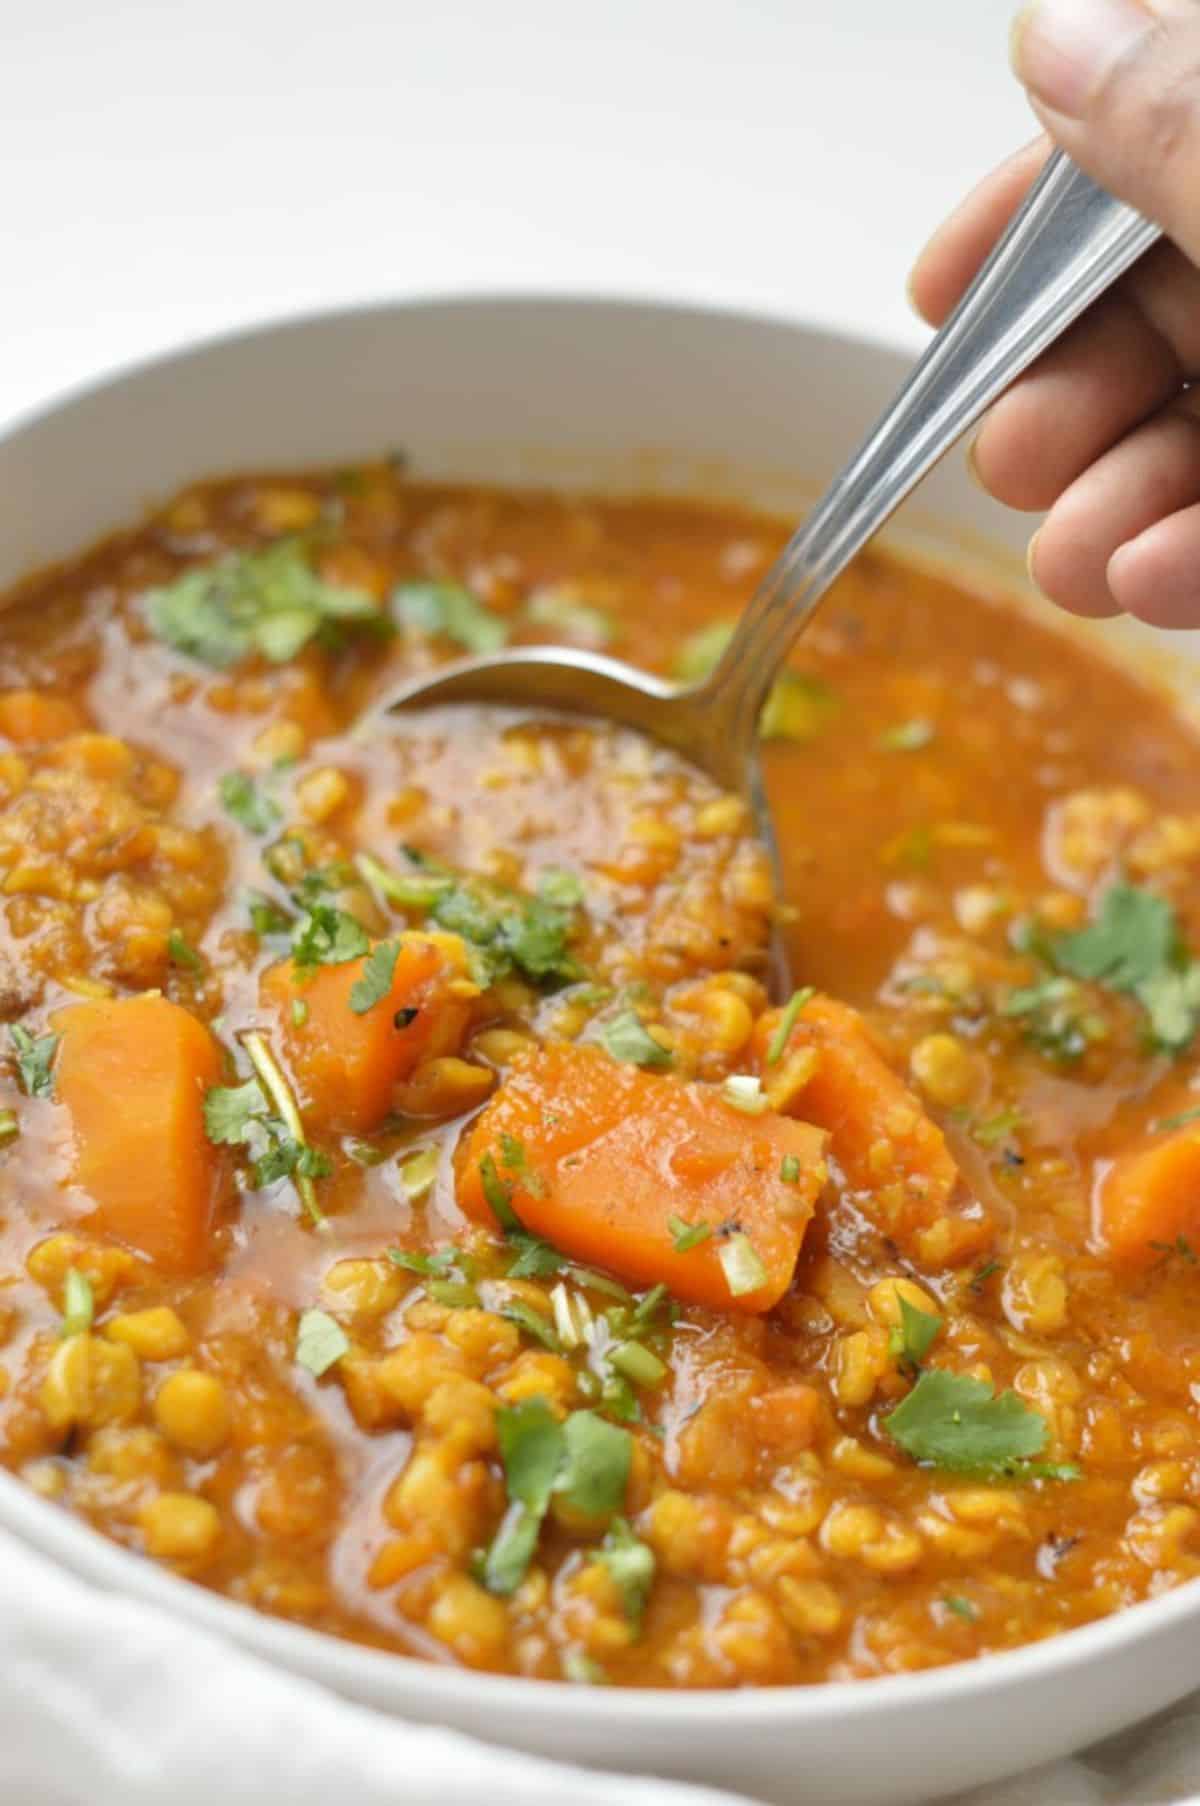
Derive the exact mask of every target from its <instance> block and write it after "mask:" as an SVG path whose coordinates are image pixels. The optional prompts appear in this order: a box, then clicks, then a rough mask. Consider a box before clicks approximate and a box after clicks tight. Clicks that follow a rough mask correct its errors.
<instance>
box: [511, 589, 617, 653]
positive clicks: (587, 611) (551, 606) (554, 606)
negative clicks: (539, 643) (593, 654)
mask: <svg viewBox="0 0 1200 1806" xmlns="http://www.w3.org/2000/svg"><path fill="white" fill-rule="evenodd" d="M525 619H526V620H527V621H528V622H529V623H530V625H531V626H533V627H549V628H550V630H551V632H553V633H557V634H561V635H562V636H563V637H564V638H565V639H568V640H574V641H576V643H577V644H579V645H583V646H594V647H599V646H607V645H608V643H609V641H610V640H611V639H612V637H613V634H614V632H615V628H614V624H613V618H612V616H611V615H610V614H609V613H608V611H607V610H606V609H603V608H593V607H591V605H590V604H589V603H587V602H579V601H576V599H575V597H574V596H572V595H571V593H570V591H569V590H554V589H542V590H538V592H537V594H536V595H533V596H531V597H530V598H529V601H528V602H527V603H526V604H525Z"/></svg>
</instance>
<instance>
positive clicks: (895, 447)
mask: <svg viewBox="0 0 1200 1806" xmlns="http://www.w3.org/2000/svg"><path fill="white" fill-rule="evenodd" d="M1158 236H1159V228H1158V227H1157V226H1155V225H1153V224H1151V223H1150V222H1149V221H1147V220H1144V219H1142V218H1140V216H1139V215H1138V214H1136V213H1134V212H1133V211H1132V209H1131V208H1129V207H1126V206H1124V205H1123V204H1122V203H1121V202H1119V201H1116V200H1114V199H1113V198H1112V196H1111V195H1109V194H1106V193H1105V192H1104V191H1103V190H1102V189H1100V188H1098V187H1096V185H1095V183H1093V182H1091V181H1090V180H1089V179H1088V178H1087V177H1086V176H1085V175H1083V174H1082V172H1081V171H1079V170H1078V169H1076V168H1075V167H1074V165H1073V164H1072V163H1070V162H1069V161H1068V160H1067V159H1066V158H1065V157H1064V156H1062V155H1061V153H1057V152H1056V153H1055V154H1054V155H1052V156H1051V157H1050V159H1049V161H1048V162H1047V164H1046V166H1045V169H1044V170H1043V172H1042V174H1041V175H1040V176H1039V178H1038V180H1037V181H1036V182H1035V183H1034V185H1033V187H1032V188H1031V189H1030V191H1029V194H1028V195H1027V196H1026V199H1025V201H1024V203H1023V205H1022V206H1021V208H1020V209H1019V211H1018V212H1017V214H1016V215H1015V217H1014V219H1013V220H1012V223H1011V224H1010V225H1009V227H1008V229H1007V231H1006V232H1005V234H1004V236H1003V237H1002V238H1001V239H1000V241H999V243H998V244H997V245H996V247H995V249H994V250H993V252H992V254H991V256H990V257H989V258H988V261H987V262H986V263H985V265H984V266H983V268H982V269H981V270H980V272H979V274H978V276H977V277H976V278H975V281H974V282H973V283H972V284H971V287H970V288H969V289H968V290H967V292H966V294H965V295H964V296H963V298H962V300H961V301H960V302H959V304H958V306H957V308H956V309H955V311H954V312H953V314H951V316H950V318H949V319H948V320H947V321H946V323H945V325H944V326H943V327H942V328H941V330H940V331H939V332H938V333H937V334H936V336H935V337H934V339H933V341H932V342H931V344H930V345H929V346H928V348H927V350H926V351H925V353H924V355H923V356H922V357H921V359H920V361H919V362H918V364H917V365H916V367H915V369H914V370H913V372H912V374H911V375H910V376H909V378H908V380H907V382H906V383H905V384H904V386H903V388H902V389H901V390H900V393H899V394H898V395H897V397H896V399H895V400H894V401H893V403H892V405H891V406H890V408H888V409H887V411H886V412H885V414H884V415H883V417H882V419H881V420H880V421H879V422H878V424H877V425H876V426H875V427H874V429H873V430H872V431H871V432H870V433H869V434H868V436H867V438H866V439H865V440H864V442H863V444H862V445H861V446H860V447H859V449H858V451H856V452H855V454H854V456H853V457H852V458H851V459H850V462H849V463H848V464H847V465H846V467H845V469H844V470H843V471H842V473H841V475H840V476H838V477H836V478H835V479H834V481H833V483H832V484H831V486H830V488H829V489H828V491H827V492H826V494H825V496H824V497H823V499H822V500H821V501H819V502H818V503H817V505H816V507H815V508H814V509H813V511H812V513H811V514H810V515H809V516H808V518H807V520H805V521H804V522H803V524H802V525H801V526H800V527H798V528H797V530H796V532H795V533H794V534H793V536H792V538H791V540H790V541H789V542H788V544H787V546H786V547H785V549H784V551H783V552H782V554H781V555H780V557H779V558H778V560H777V561H776V563H775V564H774V565H773V566H772V568H771V570H770V571H769V572H768V574H767V576H766V577H765V578H764V579H763V581H762V583H761V584H760V585H759V587H758V590H757V591H756V592H755V594H754V596H753V597H752V598H751V601H750V603H749V606H748V607H747V609H746V611H745V613H744V614H743V615H742V617H741V620H740V621H739V623H738V626H737V631H736V632H735V634H734V636H733V639H732V640H731V642H730V644H729V646H728V648H727V649H726V651H725V654H724V656H723V657H722V658H721V660H720V661H719V663H718V664H717V666H716V667H715V669H714V670H713V672H712V673H711V675H710V676H709V677H707V678H706V679H705V680H704V682H703V683H700V684H694V685H690V684H689V685H680V684H672V683H665V682H663V681H662V680H661V679H660V678H657V677H651V676H648V675H647V674H646V673H645V672H643V671H638V670H636V669H635V668H634V667H633V666H632V665H627V664H624V663H623V662H622V661H620V660H618V659H611V658H604V657H602V656H601V655H600V654H597V653H590V652H580V651H573V650H570V649H567V648H564V647H561V646H521V647H518V648H516V649H515V650H513V651H511V652H501V653H497V654H496V655H494V656H493V657H489V658H476V659H470V660H466V661H464V662H462V663H459V664H454V665H450V666H447V667H446V668H445V669H443V670H441V671H439V672H438V673H437V674H436V675H435V676H433V677H426V678H421V679H418V680H417V681H416V682H414V683H411V684H409V685H407V686H406V687H405V688H404V689H402V690H401V691H400V692H399V693H398V694H397V695H396V696H394V697H393V698H392V699H391V701H390V702H389V703H388V704H387V705H386V708H387V710H388V712H392V711H395V710H404V711H410V710H414V709H422V708H432V707H438V706H442V705H445V704H449V703H491V704H505V703H507V704H510V705H512V704H516V705H519V706H521V707H530V706H531V707H532V708H533V710H535V711H538V712H553V713H560V712H566V713H569V714H575V715H586V716H590V717H592V718H597V717H598V718H601V719H606V720H608V721H611V722H615V723H618V724H619V725H621V726H624V727H631V728H635V729H637V730H638V731H639V732H641V733H644V734H648V735H650V736H651V737H653V738H654V739H657V740H659V741H662V742H664V743H665V744H666V745H667V746H669V747H671V748H672V749H673V750H674V751H675V752H677V753H679V754H681V755H682V756H683V757H684V758H685V759H687V760H689V761H690V762H691V763H692V764H693V765H696V766H698V767H699V768H700V769H701V770H703V771H706V772H707V773H709V775H710V776H712V777H713V778H715V779H716V780H717V782H718V783H719V784H720V785H721V786H722V787H723V788H725V789H728V790H732V791H736V792H738V793H739V794H741V795H743V796H746V797H747V798H748V799H749V800H750V801H751V803H752V805H753V807H754V812H755V819H756V823H757V826H758V830H759V832H760V834H761V835H762V838H763V839H764V841H765V842H766V844H767V846H768V848H769V849H770V851H771V854H772V857H775V854H776V846H775V837H774V834H773V832H772V828H771V818H770V811H769V809H768V806H767V801H766V797H765V794H764V791H763V785H762V781H761V774H760V768H759V761H758V718H759V714H760V712H761V709H762V706H763V702H764V701H765V699H766V696H767V693H768V691H769V690H770V688H771V685H772V683H773V681H774V679H775V677H776V675H777V673H778V670H779V667H780V665H781V664H782V662H783V660H784V659H785V658H786V656H787V654H788V652H789V651H790V649H791V647H792V646H793V644H794V643H795V641H796V639H797V637H798V635H799V634H800V633H801V632H802V631H803V629H804V627H805V626H806V625H807V623H808V621H809V620H810V619H811V618H812V615H813V613H814V612H815V610H816V607H817V604H818V603H819V602H820V601H821V600H822V598H823V597H824V596H825V594H826V593H827V591H828V590H829V588H830V585H831V584H832V583H833V582H834V581H835V579H836V578H838V577H839V576H840V575H841V574H842V572H843V571H844V570H845V569H846V566H847V565H848V564H849V563H850V561H851V559H852V558H854V557H855V555H856V554H857V553H858V552H859V551H861V550H862V548H863V546H865V545H866V543H867V541H868V540H869V539H871V538H872V537H873V535H874V534H875V533H876V532H877V531H878V530H879V528H880V527H882V526H883V524H884V522H885V521H886V520H887V519H888V517H889V516H890V515H891V514H892V513H893V511H894V510H895V509H896V508H898V507H899V505H900V503H901V502H902V501H903V500H904V499H905V497H906V496H908V495H909V494H910V492H911V491H912V490H913V489H914V488H915V487H916V485H917V484H918V483H919V482H920V480H921V478H922V477H923V476H925V475H926V473H927V472H928V471H929V470H930V469H931V468H932V467H933V465H934V464H936V463H937V461H938V459H939V458H940V457H941V456H942V455H943V453H944V452H946V451H948V450H949V448H950V447H951V446H952V445H953V444H954V443H955V441H956V440H958V439H959V438H960V437H961V436H962V435H963V434H964V433H966V432H967V431H969V429H970V428H971V427H972V426H973V425H974V424H975V423H976V421H978V420H979V419H980V417H981V415H982V414H983V413H984V412H985V410H986V409H987V408H988V407H989V406H990V405H991V403H992V402H993V401H995V400H996V399H997V397H998V396H999V395H1000V394H1001V393H1002V392H1003V391H1004V390H1005V389H1006V388H1007V387H1008V386H1009V384H1010V383H1011V382H1013V381H1014V379H1015V378H1016V377H1018V376H1019V375H1020V374H1021V372H1022V371H1023V370H1026V369H1027V368H1028V367H1029V365H1030V364H1032V363H1033V361H1034V359H1035V358H1037V357H1038V356H1039V355H1040V354H1041V353H1042V352H1043V351H1045V350H1046V348H1047V347H1048V346H1049V345H1051V344H1053V342H1054V341H1055V339H1057V338H1058V337H1059V336H1060V335H1061V334H1062V333H1063V332H1065V331H1066V329H1067V327H1068V326H1069V325H1070V324H1071V323H1072V321H1074V320H1076V319H1077V318H1078V317H1079V315H1080V314H1081V313H1082V312H1083V311H1084V309H1085V308H1087V307H1089V306H1090V305H1091V303H1092V302H1093V301H1095V300H1096V299H1097V298H1098V296H1100V295H1102V294H1103V293H1104V291H1105V290H1106V289H1107V288H1109V287H1110V286H1111V284H1112V283H1114V282H1115V281H1116V280H1117V278H1118V277H1119V276H1121V275H1122V274H1123V273H1124V272H1125V271H1126V270H1127V269H1128V268H1129V267H1130V265H1131V264H1132V263H1134V262H1135V261H1136V259H1137V258H1138V257H1140V256H1141V255H1142V253H1143V252H1144V251H1145V250H1147V249H1148V247H1149V246H1150V245H1151V244H1152V243H1153V242H1154V240H1155V239H1156V238H1157V237H1158Z"/></svg>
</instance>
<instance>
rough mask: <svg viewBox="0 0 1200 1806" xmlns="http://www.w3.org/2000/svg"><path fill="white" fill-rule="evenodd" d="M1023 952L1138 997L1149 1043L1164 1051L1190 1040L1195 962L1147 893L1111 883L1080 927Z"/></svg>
mask: <svg viewBox="0 0 1200 1806" xmlns="http://www.w3.org/2000/svg"><path fill="white" fill-rule="evenodd" d="M1029 950H1030V951H1032V952H1035V953H1036V954H1037V955H1038V956H1039V957H1041V958H1042V959H1044V960H1046V962H1047V963H1048V964H1050V965H1052V966H1054V967H1055V968H1056V969H1057V970H1058V971H1059V972H1062V973H1066V974H1067V975H1068V977H1070V978H1076V979H1082V980H1084V981H1085V982H1087V983H1089V984H1098V985H1104V986H1106V987H1107V988H1108V989H1109V990H1112V991H1120V992H1123V993H1124V994H1126V995H1128V996H1131V997H1134V998H1136V999H1137V1001H1138V1003H1140V1004H1141V1006H1142V1008H1143V1010H1144V1011H1145V1012H1146V1015H1147V1017H1148V1019H1149V1030H1150V1036H1151V1039H1152V1041H1153V1042H1154V1043H1155V1045H1156V1046H1158V1047H1161V1048H1163V1049H1165V1050H1166V1051H1167V1052H1170V1053H1178V1052H1180V1051H1181V1050H1182V1049H1183V1048H1185V1047H1186V1046H1187V1045H1188V1044H1189V1042H1190V1041H1191V1040H1192V1038H1193V1036H1194V1035H1195V1032H1196V1027H1197V1024H1198V1023H1200V962H1197V961H1195V960H1193V959H1192V957H1191V955H1190V954H1189V952H1188V951H1187V948H1186V947H1185V946H1184V944H1183V939H1182V936H1181V934H1180V929H1179V923H1178V920H1177V918H1176V915H1175V911H1174V910H1173V909H1172V907H1171V905H1170V904H1169V903H1168V902H1167V901H1166V899H1165V898H1164V897H1159V896H1156V895H1155V894H1154V892H1153V891H1148V890H1141V889H1139V888H1138V887H1137V885H1133V884H1125V883H1119V884H1114V885H1111V886H1110V888H1109V889H1108V890H1107V891H1106V892H1105V893H1104V896H1103V897H1102V899H1101V901H1100V907H1099V909H1098V911H1097V913H1096V916H1095V918H1094V919H1093V920H1092V921H1091V922H1089V923H1088V924H1087V926H1086V927H1084V928H1080V929H1078V930H1077V931H1076V932H1075V933H1073V934H1063V935H1058V936H1057V937H1050V936H1047V935H1045V934H1039V935H1037V937H1036V939H1035V940H1033V942H1032V943H1031V945H1030V947H1029ZM1051 982H1054V981H1051Z"/></svg>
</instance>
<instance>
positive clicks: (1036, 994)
mask: <svg viewBox="0 0 1200 1806" xmlns="http://www.w3.org/2000/svg"><path fill="white" fill-rule="evenodd" d="M1003 1013H1004V1015H1006V1016H1013V1017H1019V1018H1020V1019H1021V1020H1022V1022H1023V1024H1024V1030H1025V1038H1026V1040H1027V1041H1031V1042H1032V1043H1033V1045H1034V1046H1035V1047H1037V1048H1039V1049H1040V1050H1041V1052H1042V1053H1046V1054H1049V1055H1050V1056H1051V1058H1053V1059H1055V1060H1061V1061H1063V1062H1064V1063H1065V1062H1069V1061H1073V1060H1078V1059H1079V1058H1080V1056H1081V1055H1082V1054H1084V1053H1085V1052H1086V1051H1087V1049H1088V1047H1089V1046H1090V1045H1091V1044H1092V1042H1094V1041H1100V1040H1103V1039H1104V1037H1105V1035H1106V1034H1107V1032H1108V1031H1107V1028H1106V1025H1105V1023H1104V1020H1103V1018H1102V1017H1099V1016H1097V1015H1096V1014H1095V1012H1094V1011H1089V1010H1087V1009H1086V1008H1085V1007H1084V999H1083V994H1082V993H1081V991H1080V989H1079V986H1078V985H1077V984H1076V983H1075V981H1074V980H1073V979H1070V978H1044V979H1042V980H1040V982H1039V983H1037V984H1032V985H1024V986H1022V987H1021V988H1020V989H1018V990H1015V991H1012V992H1010V993H1009V996H1008V997H1007V999H1006V1000H1005V1002H1004V1005H1003Z"/></svg>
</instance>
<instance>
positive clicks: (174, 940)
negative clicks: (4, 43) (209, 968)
mask: <svg viewBox="0 0 1200 1806" xmlns="http://www.w3.org/2000/svg"><path fill="white" fill-rule="evenodd" d="M167 958H168V959H169V960H170V962H171V964H172V965H173V966H178V967H179V968H180V969H181V970H182V971H186V972H203V970H204V961H203V960H202V959H201V957H200V955H199V954H198V953H197V952H196V949H195V948H194V947H193V946H192V944H191V942H190V941H188V940H187V939H186V938H185V937H184V936H183V935H182V934H180V932H179V930H178V928H172V930H171V932H170V934H169V935H168V936H167Z"/></svg>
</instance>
